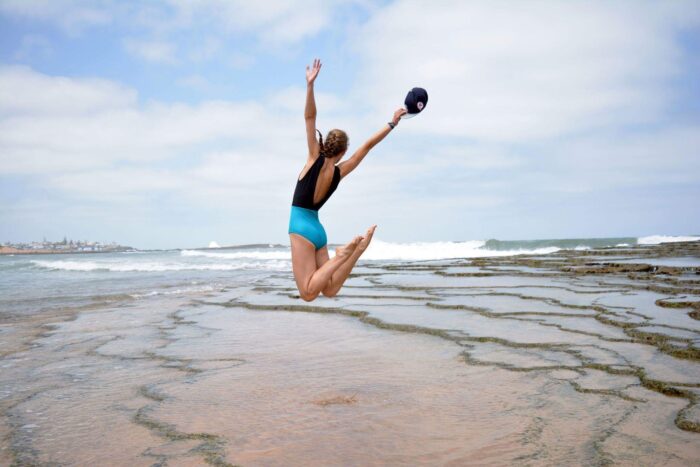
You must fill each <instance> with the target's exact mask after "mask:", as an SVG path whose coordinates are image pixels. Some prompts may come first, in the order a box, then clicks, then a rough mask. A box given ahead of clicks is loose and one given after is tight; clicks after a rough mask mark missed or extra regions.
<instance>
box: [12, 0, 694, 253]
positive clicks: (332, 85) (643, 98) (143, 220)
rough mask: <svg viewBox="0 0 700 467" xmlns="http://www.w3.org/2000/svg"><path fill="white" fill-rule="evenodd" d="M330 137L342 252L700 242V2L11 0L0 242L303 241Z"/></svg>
mask: <svg viewBox="0 0 700 467" xmlns="http://www.w3.org/2000/svg"><path fill="white" fill-rule="evenodd" d="M317 57H318V58H320V59H321V61H322V63H323V66H322V68H321V72H320V74H319V77H318V79H317V80H316V85H315V91H316V101H317V107H318V118H317V127H318V128H319V129H320V130H321V131H323V133H324V134H325V133H326V132H327V131H329V130H330V129H332V128H341V129H344V130H345V131H346V132H347V133H348V135H349V139H350V146H349V149H348V152H347V155H348V156H350V155H351V154H352V152H353V151H354V150H355V149H356V148H357V147H358V146H359V145H360V144H362V142H364V141H365V140H366V139H367V138H369V137H370V136H371V135H372V134H373V133H374V132H376V131H377V130H379V129H380V128H382V127H383V126H384V125H386V122H387V121H389V120H390V118H391V116H392V114H393V111H394V110H396V109H397V108H398V107H399V106H401V105H402V104H403V99H404V97H405V95H406V92H407V91H408V90H410V89H411V88H412V87H414V86H420V87H423V88H425V89H426V90H427V91H428V94H429V101H428V105H427V106H426V109H425V110H424V111H423V112H422V113H421V114H420V115H419V116H417V117H416V118H413V119H410V120H403V121H401V123H400V124H399V125H398V127H397V128H396V129H395V130H393V131H392V132H391V133H390V134H389V135H388V136H387V138H386V139H385V140H384V141H382V142H381V143H380V144H379V145H378V146H376V147H375V148H374V149H373V150H372V151H371V152H370V153H369V155H368V156H367V158H365V160H364V161H363V162H362V164H361V165H360V166H359V167H358V168H357V169H356V170H355V171H354V172H353V173H352V174H351V175H349V176H348V177H347V178H345V179H343V181H342V182H341V184H340V186H339V187H338V189H337V191H336V192H335V193H334V195H333V197H332V198H331V199H330V200H329V201H328V202H327V203H326V204H325V205H324V207H323V209H322V210H321V212H320V217H321V221H322V222H323V224H324V226H325V229H326V232H327V233H328V237H329V242H330V243H345V242H347V241H349V240H350V239H351V238H352V237H353V236H355V235H358V234H361V233H363V232H364V231H365V230H366V229H367V228H368V227H369V226H370V225H373V224H377V225H378V227H377V231H376V234H375V236H376V238H380V239H382V240H384V241H391V242H413V241H459V240H478V239H489V238H497V239H502V240H515V239H536V238H583V237H623V236H624V237H626V236H645V235H653V234H664V235H684V234H698V233H700V79H698V76H700V2H697V1H687V2H683V1H663V2H648V1H640V0H634V1H616V2H607V1H606V2H595V1H586V2H583V1H582V2H577V1H554V0H552V1H546V2H545V1H537V2H535V1H517V2H516V1H510V2H507V1H483V2H478V1H473V2H471V1H446V0H441V1H408V0H396V1H370V0H299V1H286V0H278V1H263V2H250V1H238V0H229V1H224V0H197V1H188V2H185V1H176V0H153V1H149V2H135V1H123V0H93V1H85V0H0V242H19V241H34V240H41V239H42V238H47V239H48V240H60V239H62V238H63V237H64V236H67V237H69V238H72V239H76V240H78V239H81V240H93V241H95V240H97V241H103V242H111V241H115V242H117V243H120V244H122V245H129V246H133V247H136V248H144V249H145V248H191V247H201V246H206V245H208V244H209V242H211V241H216V242H217V243H218V244H220V245H233V244H247V243H280V244H285V245H288V244H289V236H288V234H287V227H288V222H289V211H290V206H291V200H292V194H293V191H294V186H295V183H296V177H297V176H298V174H299V173H300V172H301V170H302V168H303V166H304V163H305V162H306V157H307V147H306V137H305V129H304V128H305V127H304V121H303V111H304V98H305V89H306V81H305V67H306V66H307V65H309V64H311V63H312V61H313V59H314V58H317Z"/></svg>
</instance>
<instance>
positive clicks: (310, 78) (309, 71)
mask: <svg viewBox="0 0 700 467" xmlns="http://www.w3.org/2000/svg"><path fill="white" fill-rule="evenodd" d="M320 70H321V60H320V59H318V58H316V59H314V63H313V65H312V66H311V68H309V66H308V65H307V66H306V82H307V83H309V84H311V83H313V82H314V81H315V80H316V77H317V76H318V72H319V71H320Z"/></svg>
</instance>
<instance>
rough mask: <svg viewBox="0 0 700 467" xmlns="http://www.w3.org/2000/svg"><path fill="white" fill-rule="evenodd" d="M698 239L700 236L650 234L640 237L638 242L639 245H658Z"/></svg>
mask: <svg viewBox="0 0 700 467" xmlns="http://www.w3.org/2000/svg"><path fill="white" fill-rule="evenodd" d="M698 240H700V237H690V236H671V235H649V236H648V237H640V238H638V239H637V244H638V245H658V244H659V243H673V242H695V241H698Z"/></svg>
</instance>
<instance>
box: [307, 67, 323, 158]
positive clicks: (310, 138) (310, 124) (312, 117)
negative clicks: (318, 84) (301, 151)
mask: <svg viewBox="0 0 700 467" xmlns="http://www.w3.org/2000/svg"><path fill="white" fill-rule="evenodd" d="M320 70H321V60H319V59H318V58H317V59H314V63H313V65H312V66H311V68H309V67H308V66H307V67H306V106H305V107H304V120H306V142H307V143H308V145H309V159H314V160H315V159H316V158H317V157H318V154H319V149H320V148H319V146H318V140H317V139H316V99H315V98H314V81H316V77H317V76H318V72H319V71H320Z"/></svg>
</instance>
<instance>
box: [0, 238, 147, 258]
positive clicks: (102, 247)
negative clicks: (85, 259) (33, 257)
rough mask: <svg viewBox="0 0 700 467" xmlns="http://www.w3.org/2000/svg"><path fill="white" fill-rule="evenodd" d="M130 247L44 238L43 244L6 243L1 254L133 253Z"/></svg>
mask: <svg viewBox="0 0 700 467" xmlns="http://www.w3.org/2000/svg"><path fill="white" fill-rule="evenodd" d="M133 250H134V248H132V247H130V246H124V245H119V244H117V243H115V242H111V243H102V242H90V241H87V240H71V239H68V238H66V237H63V240H61V241H59V242H51V241H47V240H46V238H44V240H43V241H41V242H21V243H11V242H5V243H2V244H0V254H3V255H22V254H50V253H109V252H118V251H133Z"/></svg>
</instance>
